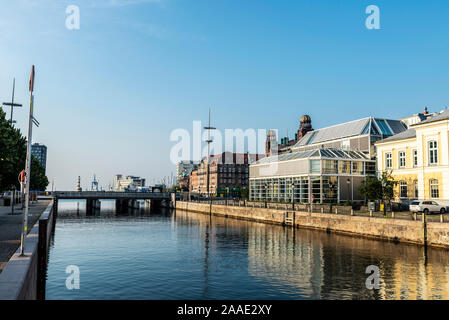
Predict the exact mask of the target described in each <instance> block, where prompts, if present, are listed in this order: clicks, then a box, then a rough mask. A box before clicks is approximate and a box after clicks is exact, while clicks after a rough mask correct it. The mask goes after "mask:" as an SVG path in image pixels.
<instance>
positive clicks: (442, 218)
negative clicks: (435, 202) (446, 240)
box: [440, 214, 444, 223]
mask: <svg viewBox="0 0 449 320" xmlns="http://www.w3.org/2000/svg"><path fill="white" fill-rule="evenodd" d="M440 222H441V223H443V222H444V217H443V215H442V214H440Z"/></svg>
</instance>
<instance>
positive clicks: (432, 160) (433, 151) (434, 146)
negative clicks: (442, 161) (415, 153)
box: [429, 140, 438, 165]
mask: <svg viewBox="0 0 449 320" xmlns="http://www.w3.org/2000/svg"><path fill="white" fill-rule="evenodd" d="M429 164H430V165H432V164H438V143H437V142H436V141H434V140H433V141H429Z"/></svg>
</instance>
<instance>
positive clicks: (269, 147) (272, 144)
mask: <svg viewBox="0 0 449 320" xmlns="http://www.w3.org/2000/svg"><path fill="white" fill-rule="evenodd" d="M277 147H278V142H277V137H276V131H274V130H269V131H268V133H267V140H266V141H265V156H267V157H269V156H271V155H273V154H274V155H275V154H277Z"/></svg>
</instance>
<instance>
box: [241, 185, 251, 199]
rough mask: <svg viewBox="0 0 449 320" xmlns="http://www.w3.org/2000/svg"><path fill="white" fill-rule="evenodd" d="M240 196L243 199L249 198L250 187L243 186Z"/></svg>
mask: <svg viewBox="0 0 449 320" xmlns="http://www.w3.org/2000/svg"><path fill="white" fill-rule="evenodd" d="M240 197H241V198H242V199H243V200H248V199H249V189H248V187H242V188H241V189H240Z"/></svg>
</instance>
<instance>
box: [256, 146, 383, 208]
mask: <svg viewBox="0 0 449 320" xmlns="http://www.w3.org/2000/svg"><path fill="white" fill-rule="evenodd" d="M375 170H376V161H375V160H371V159H369V157H368V156H367V155H365V154H364V153H362V152H359V151H348V150H338V149H315V150H307V151H302V152H295V153H290V154H282V155H280V156H272V157H268V158H264V159H261V160H259V161H257V162H256V163H254V164H252V165H251V166H250V200H252V201H264V200H265V199H266V200H267V201H273V202H292V200H293V199H294V202H295V203H308V202H311V200H312V199H313V202H315V203H330V202H333V203H336V202H342V201H352V200H363V198H362V197H361V196H360V194H359V192H358V187H359V186H360V184H361V183H362V181H363V180H364V178H365V176H366V175H368V174H375Z"/></svg>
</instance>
